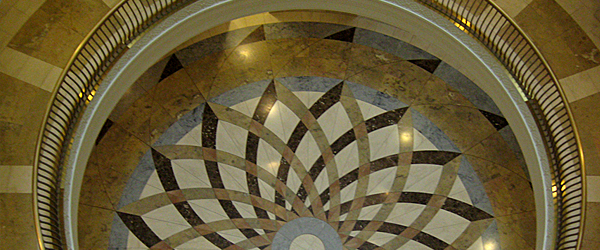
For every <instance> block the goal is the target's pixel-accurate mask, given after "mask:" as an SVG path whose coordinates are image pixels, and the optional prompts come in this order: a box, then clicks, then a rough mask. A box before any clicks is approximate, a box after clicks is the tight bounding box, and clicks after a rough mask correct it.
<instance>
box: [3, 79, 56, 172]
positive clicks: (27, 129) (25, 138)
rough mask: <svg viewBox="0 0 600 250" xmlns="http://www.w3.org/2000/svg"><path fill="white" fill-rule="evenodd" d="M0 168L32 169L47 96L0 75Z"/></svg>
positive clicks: (32, 87) (41, 91) (42, 92)
mask: <svg viewBox="0 0 600 250" xmlns="http://www.w3.org/2000/svg"><path fill="white" fill-rule="evenodd" d="M0 89H2V91H0V141H2V142H3V143H2V144H0V152H2V154H1V155H0V165H31V164H32V160H33V153H34V147H35V143H36V140H37V134H38V131H39V127H40V123H41V121H42V117H43V115H44V112H45V111H46V104H47V102H48V100H49V98H50V93H48V92H46V91H44V90H41V89H39V88H37V87H34V86H31V85H30V84H27V83H24V82H22V81H19V80H17V79H15V78H13V77H10V76H7V75H5V74H2V73H0Z"/></svg>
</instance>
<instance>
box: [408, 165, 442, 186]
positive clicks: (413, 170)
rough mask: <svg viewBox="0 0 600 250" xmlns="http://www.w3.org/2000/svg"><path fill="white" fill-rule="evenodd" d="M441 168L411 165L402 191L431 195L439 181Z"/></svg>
mask: <svg viewBox="0 0 600 250" xmlns="http://www.w3.org/2000/svg"><path fill="white" fill-rule="evenodd" d="M442 168H443V167H442V166H438V165H430V164H413V165H411V166H410V171H409V174H408V178H407V179H406V184H405V186H404V191H409V192H423V193H433V192H434V191H435V189H436V187H437V184H438V182H439V181H440V176H441V175H442Z"/></svg>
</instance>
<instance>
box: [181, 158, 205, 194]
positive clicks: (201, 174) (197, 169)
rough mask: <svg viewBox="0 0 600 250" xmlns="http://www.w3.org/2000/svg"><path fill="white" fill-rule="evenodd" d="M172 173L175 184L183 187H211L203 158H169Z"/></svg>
mask: <svg viewBox="0 0 600 250" xmlns="http://www.w3.org/2000/svg"><path fill="white" fill-rule="evenodd" d="M171 166H172V167H173V173H174V175H175V179H177V184H179V187H180V188H181V189H184V188H198V187H202V188H211V187H212V186H211V185H210V180H209V179H208V174H207V173H206V167H205V166H204V161H203V160H198V159H176V160H171Z"/></svg>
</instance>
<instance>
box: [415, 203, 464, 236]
mask: <svg viewBox="0 0 600 250" xmlns="http://www.w3.org/2000/svg"><path fill="white" fill-rule="evenodd" d="M470 223H471V222H470V221H469V220H467V219H465V218H463V217H461V216H459V215H457V214H454V213H451V212H448V211H446V210H443V209H441V210H439V211H438V213H437V214H436V215H435V216H434V217H433V219H432V220H431V221H430V222H429V224H427V226H425V228H423V232H426V233H428V234H430V235H432V236H435V237H437V238H438V239H440V240H443V241H444V242H446V243H448V244H451V243H452V242H454V240H456V238H458V236H460V235H461V234H462V232H463V231H465V229H467V227H468V226H469V224H470Z"/></svg>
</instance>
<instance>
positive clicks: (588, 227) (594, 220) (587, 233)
mask: <svg viewBox="0 0 600 250" xmlns="http://www.w3.org/2000/svg"><path fill="white" fill-rule="evenodd" d="M583 239H584V240H586V241H589V242H594V243H593V244H589V245H588V246H590V245H593V247H590V248H583V249H598V244H600V203H599V202H588V203H587V207H586V215H585V230H584V233H583ZM584 245H586V244H584Z"/></svg>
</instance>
